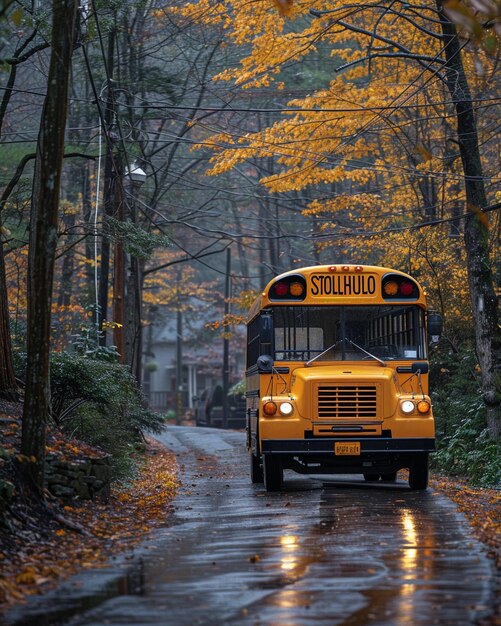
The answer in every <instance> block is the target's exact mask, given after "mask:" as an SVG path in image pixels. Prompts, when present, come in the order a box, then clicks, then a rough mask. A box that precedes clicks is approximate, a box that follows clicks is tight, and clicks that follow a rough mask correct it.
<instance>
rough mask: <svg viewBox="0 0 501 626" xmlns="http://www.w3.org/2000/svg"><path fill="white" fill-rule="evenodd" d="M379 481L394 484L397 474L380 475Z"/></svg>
mask: <svg viewBox="0 0 501 626" xmlns="http://www.w3.org/2000/svg"><path fill="white" fill-rule="evenodd" d="M381 480H383V481H384V482H385V483H394V482H395V481H396V480H397V472H388V473H387V474H381Z"/></svg>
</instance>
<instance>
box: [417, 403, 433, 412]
mask: <svg viewBox="0 0 501 626" xmlns="http://www.w3.org/2000/svg"><path fill="white" fill-rule="evenodd" d="M430 409H431V406H430V403H429V402H428V400H421V401H420V402H418V404H417V410H418V411H419V412H420V413H429V411H430Z"/></svg>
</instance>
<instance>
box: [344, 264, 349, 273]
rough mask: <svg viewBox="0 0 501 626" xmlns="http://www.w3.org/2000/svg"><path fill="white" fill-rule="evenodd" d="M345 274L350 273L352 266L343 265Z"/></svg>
mask: <svg viewBox="0 0 501 626" xmlns="http://www.w3.org/2000/svg"><path fill="white" fill-rule="evenodd" d="M342 269H343V272H349V271H350V266H349V265H343V268H342Z"/></svg>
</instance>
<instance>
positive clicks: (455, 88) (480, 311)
mask: <svg viewBox="0 0 501 626" xmlns="http://www.w3.org/2000/svg"><path fill="white" fill-rule="evenodd" d="M437 9H438V13H439V16H440V20H441V26H442V40H443V48H444V54H445V59H446V62H447V66H446V70H447V87H448V89H449V92H450V94H451V96H452V100H453V102H454V106H455V109H456V117H457V133H458V141H459V150H460V154H461V160H462V163H463V171H464V184H465V190H466V201H467V204H468V209H469V211H470V212H471V215H469V216H468V217H467V218H466V220H465V229H464V238H465V246H466V254H467V269H468V282H469V286H470V294H471V302H472V311H473V319H474V328H475V345H476V352H477V358H478V362H479V365H480V370H481V377H482V395H483V398H484V401H485V404H486V407H487V427H488V429H489V433H490V435H491V437H493V438H499V437H500V436H501V418H500V412H499V407H500V405H501V389H500V386H501V380H500V378H501V373H500V372H499V370H498V371H497V372H496V369H495V364H496V363H499V360H498V357H499V354H500V352H501V337H500V332H499V324H498V321H499V312H498V298H497V296H496V292H495V290H494V280H493V274H492V267H491V261H490V258H489V232H488V223H487V217H486V216H485V215H482V214H481V209H483V208H484V207H486V206H487V195H486V192H485V186H484V179H483V172H482V164H481V160H480V150H479V146H478V135H477V126H476V120H475V115H474V111H473V105H472V99H471V92H470V88H469V85H468V80H467V78H466V74H465V71H464V66H463V61H462V57H461V43H460V40H459V38H458V35H457V30H456V26H455V24H453V23H452V22H451V21H450V20H449V18H448V17H447V15H446V14H445V13H444V10H443V2H442V0H437Z"/></svg>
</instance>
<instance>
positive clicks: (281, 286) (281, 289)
mask: <svg viewBox="0 0 501 626" xmlns="http://www.w3.org/2000/svg"><path fill="white" fill-rule="evenodd" d="M275 293H276V294H277V296H286V295H287V294H288V293H289V285H288V284H287V283H277V284H276V285H275Z"/></svg>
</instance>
